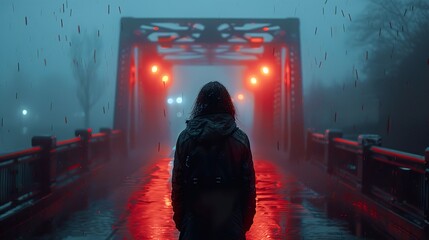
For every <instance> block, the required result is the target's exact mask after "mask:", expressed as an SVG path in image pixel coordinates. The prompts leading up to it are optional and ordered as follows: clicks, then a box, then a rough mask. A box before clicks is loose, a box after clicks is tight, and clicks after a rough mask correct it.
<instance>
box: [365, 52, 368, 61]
mask: <svg viewBox="0 0 429 240" xmlns="http://www.w3.org/2000/svg"><path fill="white" fill-rule="evenodd" d="M365 60H368V50H367V51H366V53H365Z"/></svg>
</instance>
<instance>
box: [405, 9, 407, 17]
mask: <svg viewBox="0 0 429 240" xmlns="http://www.w3.org/2000/svg"><path fill="white" fill-rule="evenodd" d="M407 11H408V9H405V11H404V17H405V15H407Z"/></svg>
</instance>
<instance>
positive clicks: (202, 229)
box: [171, 81, 256, 240]
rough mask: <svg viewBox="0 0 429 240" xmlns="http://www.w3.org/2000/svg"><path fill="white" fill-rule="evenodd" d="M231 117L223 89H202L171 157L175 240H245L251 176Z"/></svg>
mask: <svg viewBox="0 0 429 240" xmlns="http://www.w3.org/2000/svg"><path fill="white" fill-rule="evenodd" d="M235 116H236V112H235V107H234V104H233V102H232V99H231V96H230V94H229V93H228V91H227V89H226V88H225V86H223V85H222V84H221V83H219V82H217V81H214V82H209V83H207V84H205V85H204V86H203V87H202V88H201V90H200V92H199V94H198V96H197V98H196V100H195V103H194V106H193V110H192V112H191V116H190V119H189V120H188V121H186V123H187V126H186V128H185V129H184V130H183V131H182V132H181V133H180V135H179V137H178V139H177V143H176V152H175V154H174V166H173V173H172V193H171V199H172V205H173V212H174V215H173V220H174V222H175V224H176V228H177V229H178V230H179V231H180V236H179V239H185V240H193V239H199V240H200V239H204V240H205V239H234V240H241V239H246V237H245V233H246V232H247V231H248V230H249V229H250V227H251V225H252V223H253V217H254V215H255V212H256V190H255V171H254V167H253V160H252V153H251V149H250V143H249V139H248V137H247V135H246V134H245V133H244V132H243V131H242V130H241V129H239V128H238V127H237V125H236V122H235Z"/></svg>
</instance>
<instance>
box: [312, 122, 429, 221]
mask: <svg viewBox="0 0 429 240" xmlns="http://www.w3.org/2000/svg"><path fill="white" fill-rule="evenodd" d="M306 154H307V155H306V160H307V161H311V162H313V163H315V164H316V165H320V166H322V167H323V168H324V169H325V170H326V171H327V172H328V173H329V174H332V175H335V176H338V177H339V178H340V179H341V180H342V181H343V182H344V183H346V184H348V185H349V186H351V187H354V188H355V189H357V190H359V191H361V192H362V193H363V194H365V195H367V196H369V197H370V198H372V199H374V200H376V201H379V202H382V203H383V204H384V205H385V206H388V207H389V208H390V209H392V210H394V211H396V212H399V213H406V214H407V215H412V216H413V217H414V218H418V219H421V220H422V222H426V224H429V147H428V148H427V149H426V151H425V155H424V156H423V155H422V156H421V155H415V154H411V153H406V152H401V151H396V150H392V149H388V148H383V147H381V137H380V136H378V135H359V137H358V139H357V141H352V140H348V139H344V138H342V132H341V131H340V130H332V129H331V130H326V131H325V133H324V134H321V133H314V132H312V131H310V130H309V131H308V132H307V152H306Z"/></svg>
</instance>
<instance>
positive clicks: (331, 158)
mask: <svg viewBox="0 0 429 240" xmlns="http://www.w3.org/2000/svg"><path fill="white" fill-rule="evenodd" d="M341 137H343V132H342V131H341V130H339V129H327V130H326V131H325V138H326V139H327V140H328V145H327V146H326V148H327V149H325V162H326V165H327V171H328V173H329V174H332V172H333V170H334V167H335V164H336V163H337V162H338V161H337V157H338V154H337V153H338V152H337V150H336V148H335V144H334V138H341Z"/></svg>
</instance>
